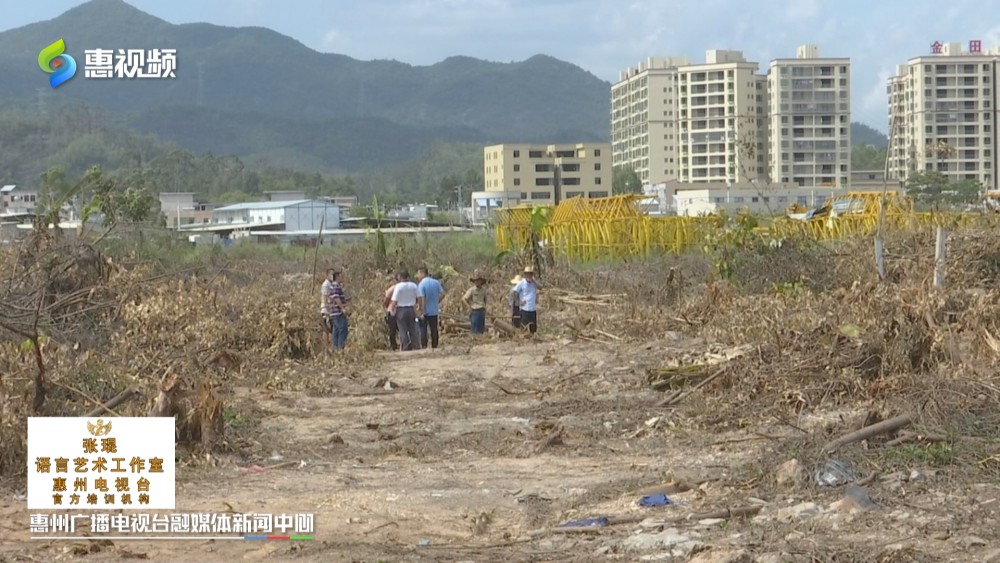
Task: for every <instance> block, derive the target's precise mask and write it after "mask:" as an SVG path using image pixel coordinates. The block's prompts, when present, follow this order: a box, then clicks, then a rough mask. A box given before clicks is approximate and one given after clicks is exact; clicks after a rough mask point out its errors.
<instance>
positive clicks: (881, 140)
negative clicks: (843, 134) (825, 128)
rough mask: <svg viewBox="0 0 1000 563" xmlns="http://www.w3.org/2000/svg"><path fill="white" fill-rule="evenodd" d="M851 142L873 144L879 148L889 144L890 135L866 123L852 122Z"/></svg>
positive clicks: (857, 144) (853, 143) (856, 144)
mask: <svg viewBox="0 0 1000 563" xmlns="http://www.w3.org/2000/svg"><path fill="white" fill-rule="evenodd" d="M851 144H852V145H854V146H860V145H872V146H873V147H875V148H877V149H881V148H885V147H887V146H889V137H888V136H887V135H886V134H885V133H883V132H881V131H879V130H877V129H875V128H873V127H869V126H867V125H865V124H864V123H857V122H854V123H851Z"/></svg>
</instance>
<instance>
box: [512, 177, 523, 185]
mask: <svg viewBox="0 0 1000 563" xmlns="http://www.w3.org/2000/svg"><path fill="white" fill-rule="evenodd" d="M514 185H515V186H520V185H521V179H520V178H514Z"/></svg>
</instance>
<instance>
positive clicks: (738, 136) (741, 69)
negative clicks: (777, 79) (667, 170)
mask: <svg viewBox="0 0 1000 563" xmlns="http://www.w3.org/2000/svg"><path fill="white" fill-rule="evenodd" d="M757 68H758V64H757V63H752V62H748V61H747V60H746V59H745V58H744V57H743V53H741V52H739V51H718V50H712V51H708V52H707V53H706V56H705V64H698V65H689V66H683V67H680V68H679V69H678V70H677V73H678V81H677V82H678V86H679V88H680V92H679V95H678V97H677V98H678V111H679V119H678V131H679V139H680V143H679V151H678V158H679V159H680V166H679V167H678V179H679V180H680V181H682V182H726V181H729V182H736V183H739V182H750V181H755V180H761V179H763V178H764V177H765V175H766V169H765V167H766V163H767V158H766V151H767V123H766V121H765V120H766V115H767V114H766V108H767V98H766V93H767V92H766V84H767V83H766V81H765V79H764V77H762V76H758V75H757Z"/></svg>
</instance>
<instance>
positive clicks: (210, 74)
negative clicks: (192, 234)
mask: <svg viewBox="0 0 1000 563" xmlns="http://www.w3.org/2000/svg"><path fill="white" fill-rule="evenodd" d="M57 38H63V39H64V40H65V42H66V49H67V53H68V54H70V55H72V56H74V57H75V58H76V60H77V61H78V70H77V75H76V76H75V77H74V78H73V79H72V80H70V81H69V82H67V83H65V84H63V85H62V86H60V87H59V88H57V89H55V90H52V89H51V88H49V87H48V84H47V81H46V76H45V74H44V73H42V72H40V71H39V69H38V63H37V56H38V51H39V50H40V49H41V48H42V47H44V46H46V45H49V44H50V43H52V42H53V41H54V40H55V39H57ZM94 48H106V49H117V48H143V49H152V48H176V49H177V61H178V69H177V72H176V75H177V77H176V78H175V79H141V80H140V79H131V80H129V79H110V80H98V79H88V78H84V75H83V64H84V56H83V51H84V50H85V49H94ZM0 75H2V76H4V80H0V99H8V100H21V101H36V100H38V101H40V103H45V102H46V101H54V100H55V99H62V100H66V99H69V100H74V101H80V102H85V103H87V104H91V105H95V106H99V107H103V108H105V109H108V110H109V111H111V112H113V113H115V114H116V115H119V116H125V117H127V122H126V124H127V125H129V126H132V127H135V128H137V129H138V130H141V131H144V132H149V133H155V134H157V135H159V136H160V137H162V138H164V139H168V140H173V141H177V142H179V143H180V144H182V145H184V146H187V147H191V148H194V149H197V150H206V149H210V150H213V151H214V152H216V153H233V154H239V155H242V156H246V155H264V156H269V157H271V158H274V159H279V160H281V159H284V158H286V157H287V156H289V155H299V156H298V157H296V158H295V160H298V161H300V162H311V163H323V164H325V166H324V168H326V169H328V170H334V169H337V170H347V171H355V170H364V169H370V168H372V167H373V166H379V165H384V164H390V163H398V162H399V161H400V159H401V158H412V157H414V156H416V155H417V154H419V152H421V151H422V150H424V149H426V148H427V146H428V145H429V144H432V143H435V142H439V141H454V142H463V141H470V142H476V143H483V142H512V141H529V142H578V141H596V140H606V139H607V138H608V135H609V125H608V120H609V111H610V109H609V108H610V102H609V99H608V96H609V91H610V84H609V83H608V82H606V81H604V80H600V79H598V78H597V77H595V76H594V75H592V74H590V73H589V72H587V71H584V70H583V69H581V68H579V67H577V66H574V65H572V64H569V63H566V62H563V61H560V60H557V59H554V58H552V57H548V56H544V55H537V56H534V57H531V58H529V59H527V60H525V61H520V62H513V63H496V62H488V61H482V60H478V59H473V58H469V57H451V58H448V59H446V60H444V61H442V62H440V63H437V64H434V65H431V66H412V65H408V64H404V63H400V62H396V61H385V60H378V61H359V60H356V59H352V58H350V57H347V56H343V55H337V54H329V53H319V52H317V51H313V50H312V49H309V48H308V47H306V46H304V45H302V44H301V43H299V42H298V41H295V40H294V39H291V38H289V37H286V36H284V35H281V34H279V33H277V32H274V31H271V30H268V29H264V28H230V27H221V26H216V25H209V24H200V23H199V24H183V25H175V24H171V23H169V22H166V21H164V20H161V19H159V18H156V17H154V16H151V15H149V14H146V13H144V12H142V11H140V10H138V9H136V8H134V7H132V6H130V5H129V4H126V3H125V2H123V1H121V0H92V1H90V2H87V3H85V4H82V5H80V6H78V7H76V8H73V9H71V10H69V11H67V12H65V13H64V14H62V15H60V16H59V17H57V18H55V19H53V20H49V21H43V22H38V23H34V24H31V25H27V26H24V27H21V28H17V29H12V30H9V31H6V32H3V33H0ZM47 99H48V100H47Z"/></svg>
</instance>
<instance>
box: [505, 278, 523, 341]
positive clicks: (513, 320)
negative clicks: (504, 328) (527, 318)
mask: <svg viewBox="0 0 1000 563" xmlns="http://www.w3.org/2000/svg"><path fill="white" fill-rule="evenodd" d="M519 283H521V274H518V275H516V276H514V277H513V278H512V279H511V280H510V287H511V289H513V288H514V286H516V285H517V284H519ZM507 305H508V306H509V307H510V324H512V325H514V328H521V301H520V299H518V297H517V296H516V295H514V292H513V291H509V292H507Z"/></svg>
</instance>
